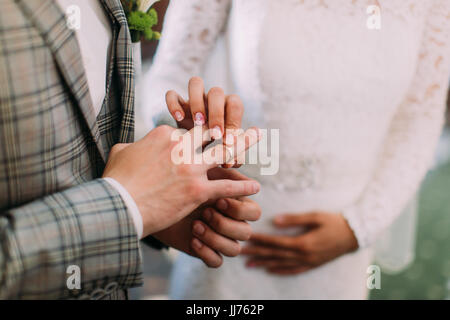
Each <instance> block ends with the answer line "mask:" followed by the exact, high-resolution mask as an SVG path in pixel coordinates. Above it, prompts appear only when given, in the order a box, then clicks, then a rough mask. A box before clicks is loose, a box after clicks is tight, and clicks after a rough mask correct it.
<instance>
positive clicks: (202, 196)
mask: <svg viewBox="0 0 450 320" xmlns="http://www.w3.org/2000/svg"><path fill="white" fill-rule="evenodd" d="M188 190H189V192H188V193H189V196H190V197H191V198H192V199H193V200H197V202H200V203H203V202H205V201H206V200H207V196H206V192H205V187H204V186H203V183H201V182H200V181H197V180H196V179H194V180H192V181H191V182H190V183H189V184H188Z"/></svg>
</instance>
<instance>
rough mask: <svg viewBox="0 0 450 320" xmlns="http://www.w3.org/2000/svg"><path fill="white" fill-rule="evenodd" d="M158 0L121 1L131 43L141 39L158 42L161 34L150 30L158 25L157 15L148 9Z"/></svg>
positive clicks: (153, 10)
mask: <svg viewBox="0 0 450 320" xmlns="http://www.w3.org/2000/svg"><path fill="white" fill-rule="evenodd" d="M157 1H159V0H121V2H122V6H123V9H124V10H125V13H126V15H127V20H128V27H129V28H130V33H131V41H132V42H139V41H140V40H141V38H142V37H144V38H145V39H147V40H158V39H159V38H160V37H161V34H160V33H159V32H157V31H153V30H152V28H153V26H155V25H156V24H157V23H158V14H157V13H156V10H155V9H150V7H151V6H152V5H153V4H154V3H155V2H157Z"/></svg>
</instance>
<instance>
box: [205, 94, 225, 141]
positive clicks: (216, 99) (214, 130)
mask: <svg viewBox="0 0 450 320" xmlns="http://www.w3.org/2000/svg"><path fill="white" fill-rule="evenodd" d="M207 100H208V126H209V128H210V130H211V136H212V137H213V138H214V139H215V140H219V139H222V135H223V132H224V115H225V93H224V92H223V90H222V89H221V88H218V87H214V88H212V89H211V90H209V92H208V97H207Z"/></svg>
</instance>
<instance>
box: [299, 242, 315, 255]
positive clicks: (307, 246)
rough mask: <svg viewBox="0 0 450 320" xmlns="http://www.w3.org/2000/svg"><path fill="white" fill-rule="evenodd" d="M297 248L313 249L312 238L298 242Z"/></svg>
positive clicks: (305, 250)
mask: <svg viewBox="0 0 450 320" xmlns="http://www.w3.org/2000/svg"><path fill="white" fill-rule="evenodd" d="M297 249H299V250H300V251H304V252H307V253H308V252H311V251H312V249H313V248H312V243H311V241H310V240H307V239H305V240H303V241H300V242H298V243H297Z"/></svg>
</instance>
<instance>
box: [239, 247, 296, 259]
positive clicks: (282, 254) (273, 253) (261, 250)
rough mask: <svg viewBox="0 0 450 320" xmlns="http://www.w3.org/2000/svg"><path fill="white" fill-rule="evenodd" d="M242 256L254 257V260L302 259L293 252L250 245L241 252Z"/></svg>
mask: <svg viewBox="0 0 450 320" xmlns="http://www.w3.org/2000/svg"><path fill="white" fill-rule="evenodd" d="M241 254H243V255H247V256H252V257H253V258H284V259H298V258H300V257H301V255H299V254H298V253H296V252H294V251H291V250H283V249H276V248H270V247H263V246H254V245H249V246H245V247H243V248H242V250H241Z"/></svg>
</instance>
